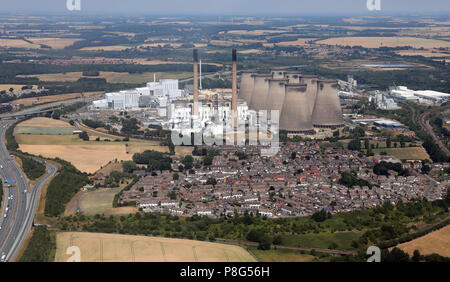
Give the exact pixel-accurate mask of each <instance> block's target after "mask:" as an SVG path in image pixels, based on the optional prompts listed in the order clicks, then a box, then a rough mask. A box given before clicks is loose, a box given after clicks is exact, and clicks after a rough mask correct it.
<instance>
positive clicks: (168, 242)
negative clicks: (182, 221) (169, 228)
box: [55, 232, 255, 262]
mask: <svg viewBox="0 0 450 282" xmlns="http://www.w3.org/2000/svg"><path fill="white" fill-rule="evenodd" d="M56 245H57V249H56V255H55V261H56V262H65V261H67V259H68V258H69V256H68V255H67V254H66V250H67V248H68V247H70V246H77V247H79V248H80V251H81V261H82V262H254V261H255V259H254V258H253V257H252V256H251V255H250V254H249V253H248V252H247V251H246V250H244V249H243V248H241V247H238V246H233V245H225V244H218V243H211V242H203V241H194V240H184V239H171V238H160V237H147V236H134V235H119V234H103V233H83V232H59V233H57V235H56Z"/></svg>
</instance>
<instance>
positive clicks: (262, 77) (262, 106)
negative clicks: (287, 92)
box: [250, 74, 272, 111]
mask: <svg viewBox="0 0 450 282" xmlns="http://www.w3.org/2000/svg"><path fill="white" fill-rule="evenodd" d="M253 78H254V80H255V86H254V88H253V93H252V99H251V101H250V109H251V110H254V111H261V110H266V101H267V97H268V96H269V80H268V79H270V78H272V75H271V74H254V75H253Z"/></svg>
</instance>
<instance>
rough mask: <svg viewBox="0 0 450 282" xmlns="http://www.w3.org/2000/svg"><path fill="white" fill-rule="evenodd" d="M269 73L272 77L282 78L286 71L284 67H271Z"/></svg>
mask: <svg viewBox="0 0 450 282" xmlns="http://www.w3.org/2000/svg"><path fill="white" fill-rule="evenodd" d="M270 73H271V74H272V77H273V78H275V79H279V78H284V74H285V73H286V70H284V69H271V70H270Z"/></svg>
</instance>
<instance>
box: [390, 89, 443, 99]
mask: <svg viewBox="0 0 450 282" xmlns="http://www.w3.org/2000/svg"><path fill="white" fill-rule="evenodd" d="M389 95H390V96H392V97H394V98H395V99H397V100H399V101H408V102H417V103H444V102H446V101H449V100H450V94H447V93H442V92H437V91H432V90H411V89H408V87H406V86H394V87H390V88H389Z"/></svg>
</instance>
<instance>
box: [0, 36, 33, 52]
mask: <svg viewBox="0 0 450 282" xmlns="http://www.w3.org/2000/svg"><path fill="white" fill-rule="evenodd" d="M0 47H6V48H27V49H39V48H40V45H39V44H32V43H29V42H26V41H25V40H23V39H6V38H1V39H0Z"/></svg>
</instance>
